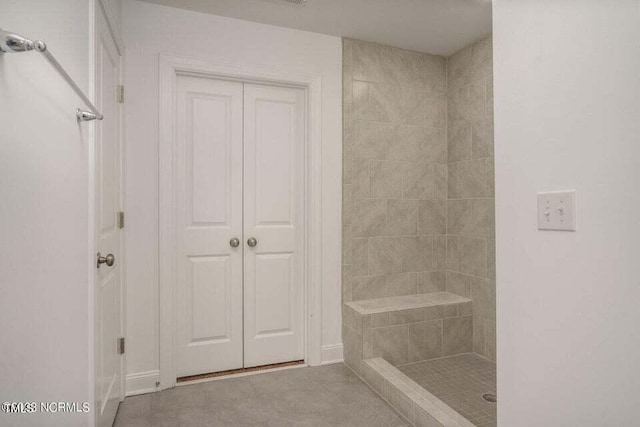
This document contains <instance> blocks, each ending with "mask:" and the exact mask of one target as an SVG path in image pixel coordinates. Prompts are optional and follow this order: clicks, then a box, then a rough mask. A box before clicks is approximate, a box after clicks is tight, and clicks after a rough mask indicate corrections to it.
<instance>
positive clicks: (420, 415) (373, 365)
mask: <svg viewBox="0 0 640 427" xmlns="http://www.w3.org/2000/svg"><path fill="white" fill-rule="evenodd" d="M361 377H362V379H363V380H364V381H365V382H366V383H367V384H368V385H369V386H370V387H371V388H372V389H373V390H374V391H375V392H376V393H378V394H379V395H380V396H381V397H382V398H384V399H385V400H386V401H388V402H389V403H390V404H391V406H393V407H394V408H395V409H396V410H397V411H398V412H399V413H400V414H401V415H402V416H403V417H404V418H406V419H407V421H409V423H410V424H411V425H413V426H416V427H475V426H474V424H473V423H471V422H470V421H469V420H467V419H466V418H464V417H463V416H462V415H460V414H459V413H457V412H456V411H455V410H454V409H452V408H451V407H450V406H448V405H447V404H446V403H444V402H443V401H442V400H440V399H438V398H437V397H436V396H434V395H433V394H431V393H429V392H428V391H427V390H425V389H424V388H422V387H421V386H420V385H419V384H417V383H416V382H415V381H413V380H412V379H411V378H409V377H408V376H406V375H405V374H404V373H402V372H401V371H400V370H399V369H398V368H396V367H395V366H393V365H391V364H390V363H389V362H387V361H386V360H384V359H382V358H374V359H367V360H363V361H362V364H361Z"/></svg>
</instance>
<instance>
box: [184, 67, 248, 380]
mask: <svg viewBox="0 0 640 427" xmlns="http://www.w3.org/2000/svg"><path fill="white" fill-rule="evenodd" d="M176 89H177V97H176V130H177V134H176V147H175V152H174V158H175V164H174V170H175V179H176V185H175V188H176V194H175V195H174V196H175V199H174V200H175V201H176V211H175V214H176V215H175V227H176V229H175V230H176V233H175V235H176V247H175V251H176V278H175V279H176V289H177V292H176V322H175V327H176V334H175V337H176V344H175V355H176V361H175V364H176V374H177V376H178V377H182V376H188V375H196V374H202V373H208V372H216V371H224V370H228V369H236V368H241V367H242V347H243V344H242V333H243V332H242V250H243V245H242V240H243V236H242V101H243V100H242V90H243V88H242V83H237V82H228V81H220V80H214V79H208V78H200V77H191V76H184V75H180V76H178V77H177V88H176ZM234 238H237V239H238V242H239V245H238V246H237V247H232V245H231V244H230V242H231V239H234Z"/></svg>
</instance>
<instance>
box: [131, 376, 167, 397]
mask: <svg viewBox="0 0 640 427" xmlns="http://www.w3.org/2000/svg"><path fill="white" fill-rule="evenodd" d="M158 381H160V371H158V370H155V371H146V372H136V373H134V374H128V375H127V384H126V386H127V387H126V388H127V393H126V394H127V396H135V395H137V394H145V393H152V392H154V391H158V390H159V389H158V387H156V382H158Z"/></svg>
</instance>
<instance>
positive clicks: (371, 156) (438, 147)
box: [343, 39, 447, 301]
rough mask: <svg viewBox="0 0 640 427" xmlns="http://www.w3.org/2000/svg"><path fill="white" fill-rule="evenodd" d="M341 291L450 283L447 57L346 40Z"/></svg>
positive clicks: (410, 290)
mask: <svg viewBox="0 0 640 427" xmlns="http://www.w3.org/2000/svg"><path fill="white" fill-rule="evenodd" d="M343 64H344V74H343V86H344V110H343V114H344V141H343V156H344V163H343V164H344V172H343V198H344V207H343V209H344V215H343V227H344V231H343V269H344V270H343V271H344V276H343V297H344V300H345V301H351V300H361V299H369V298H378V297H385V296H397V295H405V294H416V293H422V292H435V291H438V290H444V288H445V268H446V265H445V255H446V252H445V243H446V237H445V233H446V195H447V187H446V178H447V177H446V170H447V164H446V163H447V150H446V143H447V141H446V64H445V60H444V58H442V57H438V56H432V55H425V54H420V53H415V52H410V51H405V50H402V49H397V48H392V47H388V46H382V45H377V44H372V43H365V42H360V41H355V40H350V39H345V40H344V44H343Z"/></svg>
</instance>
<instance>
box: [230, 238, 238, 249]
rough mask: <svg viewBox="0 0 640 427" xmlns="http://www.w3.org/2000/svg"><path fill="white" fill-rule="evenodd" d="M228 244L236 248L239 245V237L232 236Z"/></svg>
mask: <svg viewBox="0 0 640 427" xmlns="http://www.w3.org/2000/svg"><path fill="white" fill-rule="evenodd" d="M229 245H230V246H231V247H232V248H237V247H238V246H240V239H238V238H237V237H234V238H233V239H231V240H229Z"/></svg>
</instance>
